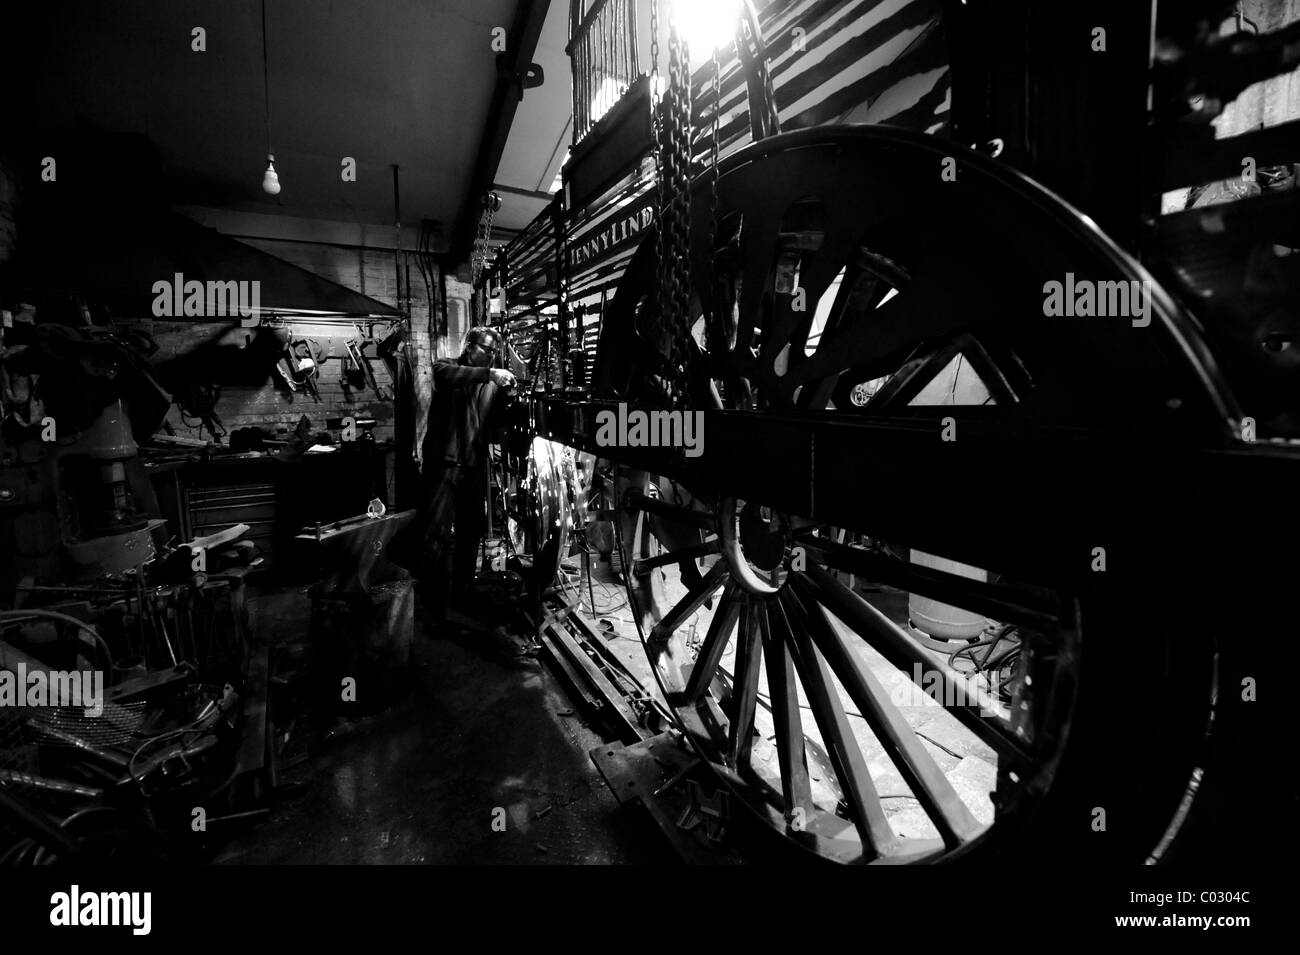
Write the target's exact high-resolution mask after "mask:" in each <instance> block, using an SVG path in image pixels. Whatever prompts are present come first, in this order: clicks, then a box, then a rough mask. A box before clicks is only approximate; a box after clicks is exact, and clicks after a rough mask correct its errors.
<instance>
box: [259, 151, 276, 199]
mask: <svg viewBox="0 0 1300 955" xmlns="http://www.w3.org/2000/svg"><path fill="white" fill-rule="evenodd" d="M262 191H263V192H265V193H266V194H267V195H268V196H278V195H279V194H280V177H279V176H278V175H276V172H275V157H274V156H273V155H271V154H270V153H268V154H267V156H266V173H265V174H264V175H263V176H262Z"/></svg>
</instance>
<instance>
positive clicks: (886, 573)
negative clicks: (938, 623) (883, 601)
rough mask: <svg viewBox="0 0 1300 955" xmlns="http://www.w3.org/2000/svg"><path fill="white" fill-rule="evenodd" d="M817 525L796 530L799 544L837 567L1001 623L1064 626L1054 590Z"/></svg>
mask: <svg viewBox="0 0 1300 955" xmlns="http://www.w3.org/2000/svg"><path fill="white" fill-rule="evenodd" d="M813 530H814V529H809V530H807V531H802V532H800V533H799V534H797V535H796V540H797V541H798V543H799V546H801V547H803V548H804V550H805V551H807V552H808V553H809V555H810V556H814V557H816V558H818V559H820V560H821V562H822V563H824V564H825V565H826V566H828V567H831V568H834V569H835V570H841V571H844V572H845V573H849V574H853V575H855V576H858V577H862V578H864V579H866V580H871V581H875V582H877V583H882V584H888V585H889V586H891V587H897V588H898V589H900V590H906V591H907V592H908V593H915V594H921V595H922V596H925V597H932V598H934V599H935V600H942V601H944V602H945V603H951V604H953V605H955V606H959V607H961V608H962V609H964V610H972V611H974V612H976V613H983V614H987V615H988V616H990V617H993V618H994V619H995V620H998V621H1000V622H1002V623H1014V624H1018V625H1020V626H1022V627H1028V628H1030V629H1031V630H1037V631H1041V632H1050V631H1052V630H1055V629H1056V628H1058V627H1059V626H1060V625H1061V620H1060V617H1059V616H1058V612H1059V611H1058V600H1057V598H1056V596H1055V595H1054V594H1049V593H1046V592H1037V591H1032V590H1027V589H1025V588H1019V587H1008V586H1007V585H1005V584H990V583H986V582H984V581H980V580H971V579H970V578H969V577H962V576H960V575H958V574H953V573H949V572H948V571H944V570H936V569H934V568H931V567H922V566H921V565H920V564H913V563H911V562H909V561H902V560H895V559H893V558H890V557H885V556H882V555H880V554H872V553H869V552H867V551H864V550H858V549H857V548H854V547H850V546H848V545H847V544H841V543H838V542H836V541H832V540H828V539H826V538H823V537H816V536H814V533H813Z"/></svg>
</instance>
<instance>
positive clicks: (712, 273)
mask: <svg viewBox="0 0 1300 955" xmlns="http://www.w3.org/2000/svg"><path fill="white" fill-rule="evenodd" d="M721 114H722V61H721V60H720V59H719V58H718V48H717V47H716V46H715V47H714V48H713V129H712V131H711V133H710V143H709V244H708V246H707V247H706V252H707V254H708V282H709V298H710V299H711V301H712V302H713V303H717V302H719V301H720V299H719V293H720V289H719V288H718V276H717V273H716V270H715V265H716V263H717V257H718V148H719V147H718V131H719V129H720V127H721ZM701 305H702V306H703V307H704V350H705V351H706V352H708V353H709V354H710V355H712V354H713V336H712V334H711V326H712V325H713V324H714V321H716V320H717V318H718V316H716V315H714V316H710V315H709V305H710V302H702V303H701ZM716 307H718V306H716V304H715V308H716ZM711 317H712V318H713V320H714V321H710V318H711Z"/></svg>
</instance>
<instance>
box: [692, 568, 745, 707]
mask: <svg viewBox="0 0 1300 955" xmlns="http://www.w3.org/2000/svg"><path fill="white" fill-rule="evenodd" d="M741 604H742V599H741V597H740V596H739V595H738V593H737V588H736V586H735V585H734V584H732V583H731V582H730V581H728V582H727V584H726V586H725V587H723V588H722V598H721V599H720V600H719V602H718V607H717V609H716V610H714V612H713V619H712V620H710V621H709V632H708V635H707V636H705V638H704V646H703V647H701V648H700V655H699V656H698V657H696V658H695V666H693V667H692V668H691V675H690V678H689V680H688V681H687V683H686V701H687V702H690V703H693V702H695V701H696V700H698V699H699V698H700V697H702V696H703V695H704V694H705V693H707V692H709V684H710V683H712V682H713V675H714V674H715V673H717V672H718V664H719V663H720V662H721V661H722V654H723V651H725V650H726V649H727V641H728V640H730V639H731V631H732V630H734V629H735V627H736V620H737V618H738V617H739V616H740V610H741Z"/></svg>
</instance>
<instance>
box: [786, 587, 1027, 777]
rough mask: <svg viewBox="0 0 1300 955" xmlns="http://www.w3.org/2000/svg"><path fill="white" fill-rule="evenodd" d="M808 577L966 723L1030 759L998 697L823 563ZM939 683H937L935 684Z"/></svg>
mask: <svg viewBox="0 0 1300 955" xmlns="http://www.w3.org/2000/svg"><path fill="white" fill-rule="evenodd" d="M807 580H808V581H809V582H810V583H811V584H812V585H813V592H814V596H815V597H816V600H817V602H818V603H820V604H821V605H822V606H824V607H826V608H827V609H829V610H830V611H831V612H832V613H834V614H835V616H837V617H838V618H840V619H841V620H842V621H844V622H845V623H846V624H848V625H849V627H850V628H851V629H852V630H853V631H854V632H856V633H857V634H858V635H859V636H860V637H862V638H863V639H864V640H866V641H867V643H868V644H870V645H871V646H872V647H874V648H875V649H876V650H878V651H879V652H880V654H881V655H882V656H883V657H884V658H885V659H886V660H888V661H889V662H890V663H892V664H893V665H894V666H896V667H898V669H900V670H902V671H903V673H904V675H905V676H907V677H908V678H909V679H910V680H912V681H913V682H914V683H916V685H917V686H919V687H921V689H923V690H924V691H925V692H927V693H929V694H930V695H931V696H932V697H933V698H934V699H935V701H936V702H938V703H940V704H941V705H943V706H944V707H945V709H947V710H948V712H949V713H951V714H952V715H953V716H955V717H956V718H957V719H958V720H959V721H960V722H961V724H962V725H963V726H965V727H966V728H967V729H969V730H970V731H971V732H972V733H974V734H975V735H976V736H977V737H979V738H980V739H981V740H983V741H984V742H985V743H987V744H988V745H989V746H991V747H993V749H995V750H996V751H997V752H998V753H999V754H1000V755H1011V756H1015V757H1016V758H1017V759H1020V760H1024V761H1026V762H1028V761H1029V759H1030V757H1029V752H1028V751H1027V749H1026V748H1025V745H1024V743H1022V742H1021V741H1020V740H1019V739H1016V738H1015V737H1014V736H1013V735H1012V734H1011V733H1010V731H1009V730H1006V729H1004V728H1003V727H1002V724H1001V723H1000V721H998V720H996V719H990V718H989V717H991V716H995V715H996V711H995V710H994V708H993V705H992V700H990V699H989V698H988V695H987V694H986V693H984V692H983V691H980V690H979V689H977V688H975V687H973V686H972V685H971V684H969V683H968V682H967V681H966V680H965V678H964V677H963V676H962V675H961V674H960V673H957V672H956V671H955V670H953V669H951V668H950V667H948V666H947V665H946V664H945V663H944V662H943V661H942V660H939V659H937V658H936V657H934V656H931V655H930V654H928V653H926V651H925V650H923V649H922V648H921V647H918V646H917V645H916V644H915V643H914V642H913V641H912V639H911V638H910V637H909V636H908V635H907V634H906V633H904V632H903V630H902V628H900V627H899V626H898V624H896V623H894V621H892V620H890V619H889V618H888V617H886V616H885V615H884V614H883V613H881V612H880V611H879V610H877V609H876V608H875V607H873V606H872V605H871V604H869V603H867V601H865V600H863V599H862V598H861V597H859V596H858V595H857V594H855V593H854V592H853V591H851V590H849V588H847V587H845V586H844V585H843V584H842V583H840V582H839V581H838V580H836V579H835V578H834V577H833V576H831V574H829V573H828V572H827V571H825V570H823V569H821V568H819V567H810V568H809V569H808V571H807ZM936 683H937V684H938V685H937V686H936V685H935V684H936Z"/></svg>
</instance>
